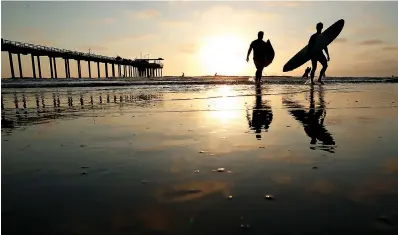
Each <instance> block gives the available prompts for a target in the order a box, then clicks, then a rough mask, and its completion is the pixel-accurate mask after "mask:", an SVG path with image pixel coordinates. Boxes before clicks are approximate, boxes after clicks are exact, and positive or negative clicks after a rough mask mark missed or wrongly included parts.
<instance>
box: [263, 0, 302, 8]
mask: <svg viewBox="0 0 398 235" xmlns="http://www.w3.org/2000/svg"><path fill="white" fill-rule="evenodd" d="M264 5H266V6H270V7H299V6H302V5H304V2H297V1H296V2H288V1H286V2H285V1H278V2H264Z"/></svg>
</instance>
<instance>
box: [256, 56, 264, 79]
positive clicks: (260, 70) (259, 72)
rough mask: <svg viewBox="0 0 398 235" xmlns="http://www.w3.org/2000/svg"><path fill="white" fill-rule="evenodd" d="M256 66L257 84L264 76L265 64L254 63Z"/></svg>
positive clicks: (260, 62)
mask: <svg viewBox="0 0 398 235" xmlns="http://www.w3.org/2000/svg"><path fill="white" fill-rule="evenodd" d="M254 65H255V66H256V69H257V70H256V82H260V80H261V75H262V74H263V69H264V62H262V61H256V60H255V61H254Z"/></svg>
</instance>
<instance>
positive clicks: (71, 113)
mask: <svg viewBox="0 0 398 235" xmlns="http://www.w3.org/2000/svg"><path fill="white" fill-rule="evenodd" d="M4 84H5V82H4V81H2V86H4ZM397 94H398V85H396V84H392V83H386V84H383V83H375V84H356V83H351V84H341V83H335V84H329V85H326V86H317V85H316V86H313V88H311V87H310V86H305V85H290V84H263V85H262V87H261V89H256V88H255V87H254V85H246V84H240V85H218V84H207V85H206V84H190V85H178V86H177V85H173V84H168V85H145V84H143V85H141V86H139V88H138V87H134V86H124V87H110V86H106V87H95V88H90V87H69V88H68V87H57V88H50V87H48V88H26V89H12V88H7V89H4V87H3V89H2V96H1V98H2V137H1V139H2V140H1V141H2V202H3V203H2V229H3V232H4V233H5V234H96V235H98V234H347V233H350V234H396V233H397V231H398V230H397V228H398V204H397V202H396V198H397V196H398V156H397V153H398V146H397V144H396V142H397V141H396V139H397V136H398V121H397V120H398V95H397ZM266 196H268V197H266Z"/></svg>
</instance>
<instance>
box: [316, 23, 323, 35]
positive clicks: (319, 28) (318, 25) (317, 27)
mask: <svg viewBox="0 0 398 235" xmlns="http://www.w3.org/2000/svg"><path fill="white" fill-rule="evenodd" d="M322 29H323V24H322V23H321V22H319V23H318V24H316V31H318V32H319V33H320V32H321V31H322Z"/></svg>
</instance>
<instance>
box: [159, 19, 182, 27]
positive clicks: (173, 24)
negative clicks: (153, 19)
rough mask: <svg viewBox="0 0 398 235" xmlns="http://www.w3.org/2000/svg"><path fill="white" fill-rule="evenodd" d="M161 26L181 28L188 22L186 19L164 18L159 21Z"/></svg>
mask: <svg viewBox="0 0 398 235" xmlns="http://www.w3.org/2000/svg"><path fill="white" fill-rule="evenodd" d="M161 25H162V26H163V27H168V28H181V27H185V26H188V25H189V23H188V22H186V21H178V20H166V21H163V22H162V23H161Z"/></svg>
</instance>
